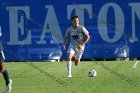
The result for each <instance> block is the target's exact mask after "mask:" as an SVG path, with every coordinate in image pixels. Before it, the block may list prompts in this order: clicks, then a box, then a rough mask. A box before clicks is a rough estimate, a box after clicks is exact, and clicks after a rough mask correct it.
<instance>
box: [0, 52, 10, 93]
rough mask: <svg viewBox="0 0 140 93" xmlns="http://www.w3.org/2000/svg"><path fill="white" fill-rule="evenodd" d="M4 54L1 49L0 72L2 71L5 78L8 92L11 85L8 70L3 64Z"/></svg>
mask: <svg viewBox="0 0 140 93" xmlns="http://www.w3.org/2000/svg"><path fill="white" fill-rule="evenodd" d="M4 58H5V57H4V54H3V52H2V51H1V52H0V72H1V73H2V75H3V77H4V79H5V82H6V92H7V93H9V92H10V91H11V85H12V80H11V79H10V78H9V74H8V71H7V69H5V66H4V63H3V62H4Z"/></svg>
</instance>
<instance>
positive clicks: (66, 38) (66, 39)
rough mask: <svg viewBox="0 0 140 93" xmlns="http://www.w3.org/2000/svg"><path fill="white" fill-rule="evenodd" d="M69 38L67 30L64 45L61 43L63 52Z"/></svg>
mask: <svg viewBox="0 0 140 93" xmlns="http://www.w3.org/2000/svg"><path fill="white" fill-rule="evenodd" d="M69 36H70V32H69V30H67V32H66V35H65V37H64V43H63V46H62V48H63V50H66V44H67V41H68V38H69Z"/></svg>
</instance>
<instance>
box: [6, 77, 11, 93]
mask: <svg viewBox="0 0 140 93" xmlns="http://www.w3.org/2000/svg"><path fill="white" fill-rule="evenodd" d="M11 89H12V80H11V79H10V83H9V84H8V85H7V86H6V93H10V92H11Z"/></svg>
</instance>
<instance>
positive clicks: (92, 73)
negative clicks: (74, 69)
mask: <svg viewBox="0 0 140 93" xmlns="http://www.w3.org/2000/svg"><path fill="white" fill-rule="evenodd" d="M88 76H89V77H96V76H97V72H96V70H90V71H89V72H88Z"/></svg>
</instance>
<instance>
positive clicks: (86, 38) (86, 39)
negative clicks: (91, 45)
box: [79, 28, 90, 49]
mask: <svg viewBox="0 0 140 93" xmlns="http://www.w3.org/2000/svg"><path fill="white" fill-rule="evenodd" d="M83 33H84V35H85V38H84V41H83V42H82V44H80V45H79V47H80V49H81V48H82V47H83V46H84V45H85V44H86V43H87V42H88V41H89V39H90V35H89V32H88V31H87V30H86V29H85V28H84V30H83Z"/></svg>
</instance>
